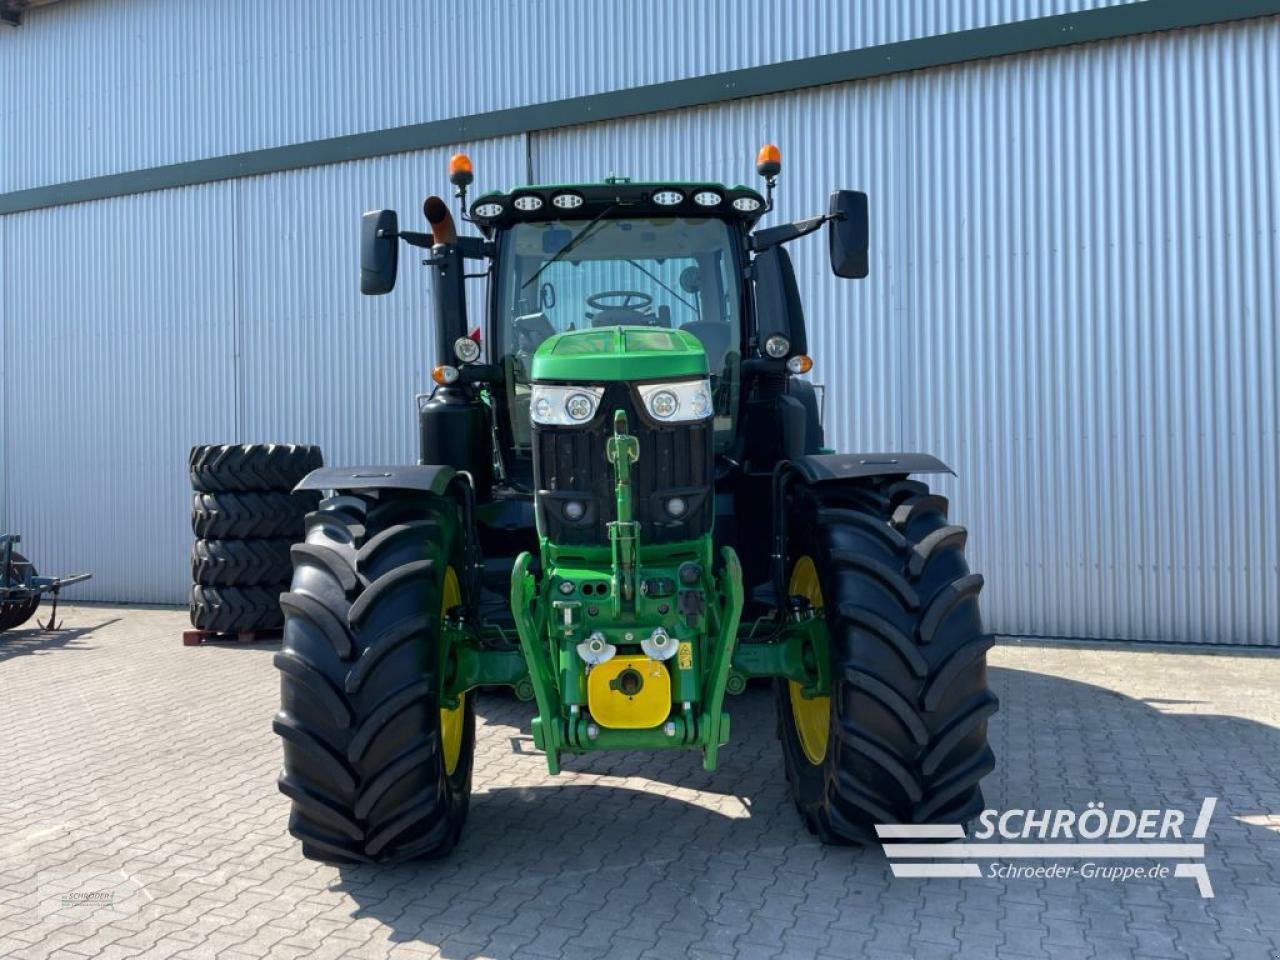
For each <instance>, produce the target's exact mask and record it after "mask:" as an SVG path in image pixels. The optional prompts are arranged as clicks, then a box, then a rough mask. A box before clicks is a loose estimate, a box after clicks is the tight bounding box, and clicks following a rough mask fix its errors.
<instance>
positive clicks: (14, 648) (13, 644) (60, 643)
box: [0, 607, 120, 663]
mask: <svg viewBox="0 0 1280 960" xmlns="http://www.w3.org/2000/svg"><path fill="white" fill-rule="evenodd" d="M42 615H43V616H47V615H48V614H46V613H45V611H44V609H43V607H42V608H41V609H40V610H37V611H36V616H35V617H32V618H31V619H30V620H28V621H27V623H29V624H31V626H29V627H27V626H24V627H20V628H18V629H17V630H6V631H4V632H3V633H0V663H3V662H4V661H5V660H12V659H13V658H14V657H24V656H30V655H32V654H40V653H50V652H52V651H54V650H92V649H93V646H92V645H90V644H87V643H79V642H77V641H79V640H81V639H82V638H84V637H86V636H91V635H92V634H93V632H94V631H95V630H101V629H102V628H103V627H109V626H111V624H113V623H118V622H119V621H120V618H119V617H113V618H112V619H110V620H103V621H102V622H101V623H95V624H94V625H93V626H91V627H66V628H63V629H60V630H53V631H49V632H46V631H44V630H41V629H40V628H39V627H38V626H36V625H35V621H36V619H37V618H40V617H41V616H42Z"/></svg>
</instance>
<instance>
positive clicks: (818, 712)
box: [787, 556, 831, 766]
mask: <svg viewBox="0 0 1280 960" xmlns="http://www.w3.org/2000/svg"><path fill="white" fill-rule="evenodd" d="M787 593H788V594H790V595H791V596H795V597H804V598H805V599H806V600H808V601H809V603H810V604H811V605H812V606H813V608H814V609H815V610H820V609H822V586H821V585H820V584H819V583H818V569H817V567H815V566H814V565H813V560H812V559H811V558H810V557H808V556H803V557H801V558H800V559H799V560H797V561H796V565H795V566H794V567H792V568H791V584H790V586H789V587H788V589H787ZM787 685H788V687H789V692H790V700H791V720H792V722H793V723H795V726H796V736H797V737H798V738H799V740H800V749H801V750H803V751H804V755H805V758H806V759H808V761H809V762H810V763H811V764H813V765H814V766H819V765H821V763H822V761H823V758H824V757H826V755H827V741H828V740H829V739H830V737H831V698H830V697H811V698H810V699H808V700H806V699H805V698H804V694H803V693H802V691H803V689H804V688H803V686H802V685H801V684H799V683H796V682H795V681H794V680H788V681H787Z"/></svg>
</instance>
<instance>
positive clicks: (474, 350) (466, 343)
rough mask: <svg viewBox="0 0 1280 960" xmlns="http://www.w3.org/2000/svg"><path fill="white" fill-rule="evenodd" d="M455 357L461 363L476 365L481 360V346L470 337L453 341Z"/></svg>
mask: <svg viewBox="0 0 1280 960" xmlns="http://www.w3.org/2000/svg"><path fill="white" fill-rule="evenodd" d="M453 355H454V356H455V357H457V358H458V362H459V363H475V362H476V360H478V359H479V358H480V344H478V343H476V342H475V341H474V340H472V339H471V338H470V337H459V338H458V339H457V340H455V341H453Z"/></svg>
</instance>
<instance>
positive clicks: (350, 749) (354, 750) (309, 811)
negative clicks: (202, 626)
mask: <svg viewBox="0 0 1280 960" xmlns="http://www.w3.org/2000/svg"><path fill="white" fill-rule="evenodd" d="M461 549H462V543H461V534H460V532H459V528H458V519H457V510H456V508H455V507H454V505H453V503H452V502H451V501H449V500H446V499H443V498H440V497H435V496H431V495H428V494H422V493H417V492H409V493H406V492H400V491H372V492H369V493H363V494H360V495H358V496H352V495H348V496H338V497H332V498H330V499H329V500H326V501H324V502H323V503H321V505H320V509H319V510H318V511H316V512H315V513H313V514H311V515H310V516H309V517H308V518H307V538H306V542H305V543H303V544H299V545H298V546H295V547H294V548H293V560H294V574H293V583H292V585H291V587H290V591H289V593H287V594H285V595H284V597H282V598H281V603H282V605H283V607H284V609H285V614H286V617H285V630H284V644H283V647H282V649H281V651H280V652H279V653H278V654H277V655H276V658H275V663H276V666H277V667H278V668H279V669H280V697H281V708H280V712H279V713H278V714H276V718H275V723H274V727H275V731H276V733H278V734H279V735H280V736H281V738H282V739H283V741H284V768H283V770H282V771H281V774H280V790H281V792H283V793H284V794H285V795H286V796H288V797H289V798H290V800H291V801H292V802H293V809H292V812H291V814H290V817H289V832H290V833H292V834H293V835H294V836H295V837H297V838H298V839H299V840H300V841H302V853H303V855H304V856H306V857H308V858H310V859H314V860H322V861H325V862H330V863H363V862H379V863H385V862H400V861H403V860H409V859H415V858H423V857H435V856H441V855H443V854H445V853H447V852H448V851H449V850H450V849H452V847H453V845H454V844H455V843H456V842H457V840H458V837H459V835H460V834H461V831H462V826H463V822H464V821H465V819H466V815H467V807H468V803H469V799H470V795H471V767H472V754H473V751H474V746H475V714H474V704H473V696H472V695H471V694H467V695H465V696H464V697H463V698H462V701H461V703H460V705H459V706H458V707H457V708H456V709H454V710H450V711H442V710H441V677H442V672H443V671H442V664H441V660H442V649H441V646H442V625H443V616H442V614H443V613H444V612H445V610H446V609H448V608H452V607H453V606H456V605H457V604H459V603H460V602H461V593H460V586H459V583H460V581H459V575H460V574H461V572H462V560H461V554H460V551H461Z"/></svg>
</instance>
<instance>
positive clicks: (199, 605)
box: [190, 583, 288, 633]
mask: <svg viewBox="0 0 1280 960" xmlns="http://www.w3.org/2000/svg"><path fill="white" fill-rule="evenodd" d="M286 589H288V585H287V584H285V583H276V584H270V585H268V586H252V587H210V586H205V585H204V584H199V583H197V584H194V585H193V586H192V587H191V599H190V609H191V625H192V626H193V627H195V628H196V629H197V630H208V631H209V632H210V633H236V632H238V631H240V630H279V629H280V628H281V627H282V626H283V625H284V614H283V613H281V611H280V594H281V593H282V592H283V591H285V590H286Z"/></svg>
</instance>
